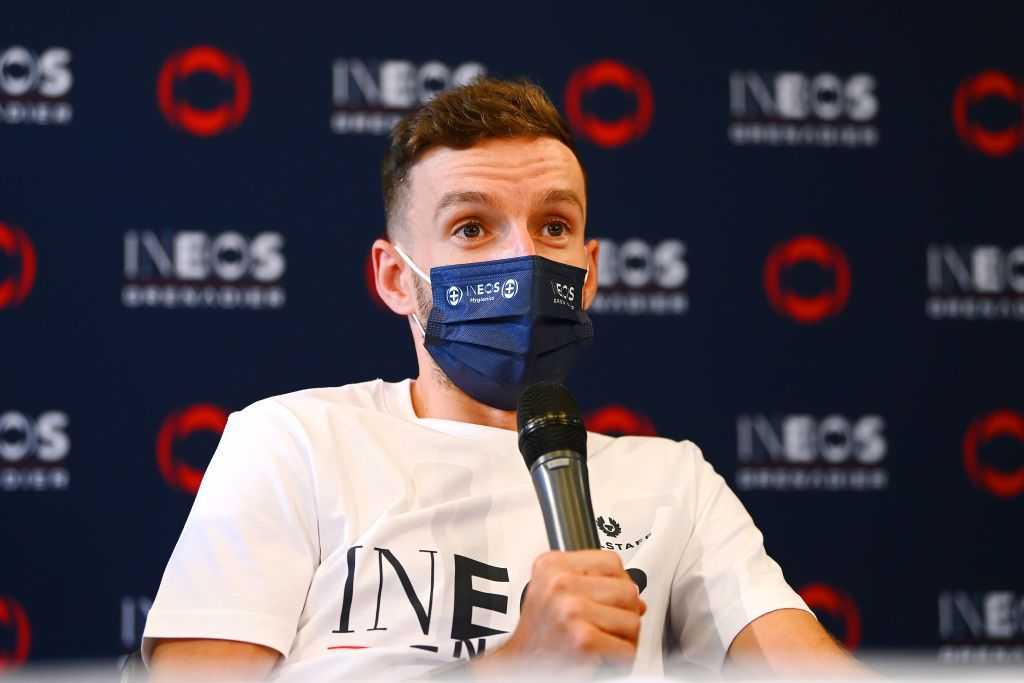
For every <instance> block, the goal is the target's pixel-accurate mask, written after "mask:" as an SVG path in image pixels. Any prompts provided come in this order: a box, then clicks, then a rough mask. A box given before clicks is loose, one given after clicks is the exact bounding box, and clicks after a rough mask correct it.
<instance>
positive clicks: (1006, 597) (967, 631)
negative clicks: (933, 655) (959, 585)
mask: <svg viewBox="0 0 1024 683" xmlns="http://www.w3.org/2000/svg"><path fill="white" fill-rule="evenodd" d="M939 639H940V642H941V643H942V646H941V647H940V648H939V657H938V659H939V661H940V662H942V663H944V664H961V663H962V664H1013V663H1017V664H1019V663H1021V662H1024V591H1021V590H1020V589H1019V588H1016V589H1014V587H1002V588H1001V589H999V590H944V591H942V592H940V593H939Z"/></svg>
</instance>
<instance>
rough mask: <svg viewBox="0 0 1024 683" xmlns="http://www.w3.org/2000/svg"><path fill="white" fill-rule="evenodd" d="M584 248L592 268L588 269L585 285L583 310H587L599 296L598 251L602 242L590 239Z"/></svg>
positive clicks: (588, 264)
mask: <svg viewBox="0 0 1024 683" xmlns="http://www.w3.org/2000/svg"><path fill="white" fill-rule="evenodd" d="M583 248H584V249H585V250H586V252H587V266H588V267H589V268H590V270H589V271H587V282H586V284H584V285H583V310H587V309H588V308H590V304H592V303H594V297H596V296H597V252H598V250H599V249H600V248H601V243H600V242H598V241H597V240H590V241H589V242H587V243H586V244H585V245H584V246H583Z"/></svg>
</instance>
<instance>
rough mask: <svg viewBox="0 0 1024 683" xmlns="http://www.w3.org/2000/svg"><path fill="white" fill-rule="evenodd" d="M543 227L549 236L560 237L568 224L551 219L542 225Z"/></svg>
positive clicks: (566, 229) (566, 230)
mask: <svg viewBox="0 0 1024 683" xmlns="http://www.w3.org/2000/svg"><path fill="white" fill-rule="evenodd" d="M544 229H545V230H546V231H547V233H548V235H550V236H551V237H561V236H562V235H564V234H565V233H566V232H568V230H569V228H568V226H566V224H565V223H563V222H562V221H551V222H550V223H547V224H546V225H545V226H544Z"/></svg>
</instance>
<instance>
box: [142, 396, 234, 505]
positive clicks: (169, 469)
mask: <svg viewBox="0 0 1024 683" xmlns="http://www.w3.org/2000/svg"><path fill="white" fill-rule="evenodd" d="M227 423H228V413H227V411H226V410H224V409H223V408H221V407H219V406H215V405H212V404H210V403H196V404H194V405H190V406H188V407H187V408H183V409H181V410H176V411H174V412H173V413H171V414H170V415H168V416H167V418H166V419H165V420H164V421H163V424H161V425H160V431H159V433H158V434H157V438H156V462H157V467H158V469H159V470H160V476H162V477H163V478H164V481H165V482H167V485H168V486H170V487H171V488H172V489H175V490H178V491H183V492H185V493H188V494H191V495H193V496H194V495H195V494H196V493H198V491H199V485H200V484H201V483H202V481H203V475H204V474H205V473H206V467H205V466H204V467H203V468H202V469H200V468H197V467H195V466H194V465H192V464H191V463H190V462H188V461H187V460H186V459H185V458H184V457H182V454H181V453H180V452H179V451H178V449H179V448H180V446H181V442H183V441H185V440H186V439H187V438H189V437H190V436H192V435H193V434H195V433H196V432H212V433H214V434H217V435H218V436H219V435H220V434H223V432H224V427H225V426H227Z"/></svg>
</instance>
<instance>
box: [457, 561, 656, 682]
mask: <svg viewBox="0 0 1024 683" xmlns="http://www.w3.org/2000/svg"><path fill="white" fill-rule="evenodd" d="M646 609H647V606H646V605H645V604H644V601H643V600H641V599H640V594H639V591H638V590H637V587H636V584H635V583H633V580H632V579H631V578H630V577H629V574H627V573H626V572H625V570H624V569H623V568H622V561H621V560H620V559H619V556H618V555H616V554H615V553H612V552H608V551H605V550H580V551H575V552H557V551H553V552H547V553H544V554H543V555H541V556H540V557H538V558H537V560H536V561H535V562H534V563H533V571H532V573H531V576H530V586H529V589H528V590H527V591H526V599H525V600H524V602H523V608H522V611H521V614H520V618H519V625H518V626H517V627H516V630H515V632H514V633H513V634H512V637H511V638H509V640H508V641H507V642H506V643H505V644H504V645H503V646H502V647H500V648H498V649H497V650H495V651H493V652H490V653H488V654H487V655H485V656H483V657H479V658H477V659H475V660H473V664H472V669H473V672H474V673H477V674H489V673H508V672H509V671H510V670H514V669H516V668H518V667H519V666H520V665H526V666H530V667H536V666H537V665H538V664H542V665H543V664H546V665H548V666H559V665H563V666H564V665H570V664H571V665H573V666H574V668H575V667H576V666H579V665H583V666H584V667H585V668H588V669H590V670H592V669H594V668H596V667H597V666H599V665H601V664H603V663H622V664H627V663H632V661H633V659H634V657H636V646H637V640H638V639H639V637H640V616H641V615H642V614H643V613H644V612H645V611H646Z"/></svg>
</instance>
